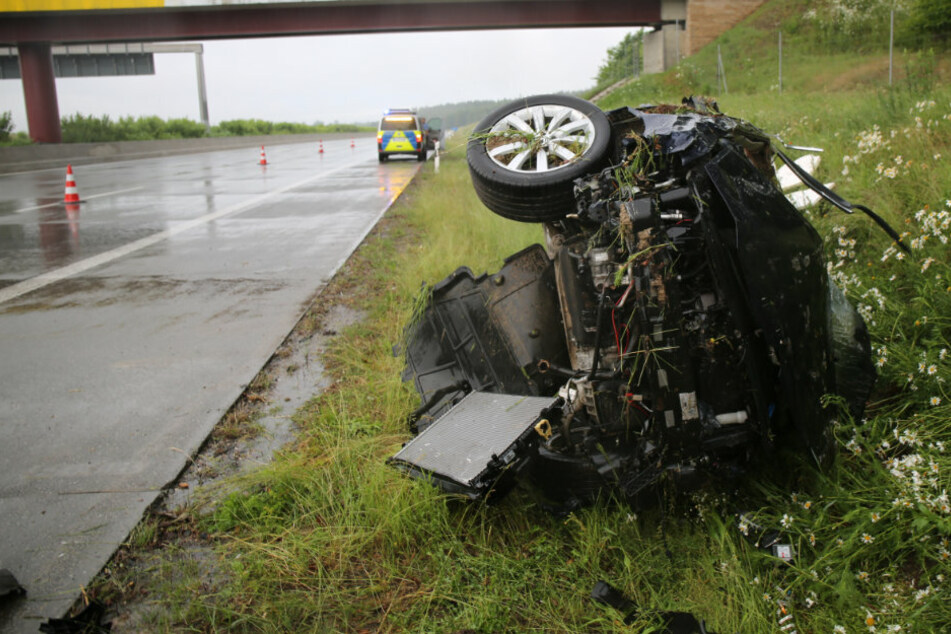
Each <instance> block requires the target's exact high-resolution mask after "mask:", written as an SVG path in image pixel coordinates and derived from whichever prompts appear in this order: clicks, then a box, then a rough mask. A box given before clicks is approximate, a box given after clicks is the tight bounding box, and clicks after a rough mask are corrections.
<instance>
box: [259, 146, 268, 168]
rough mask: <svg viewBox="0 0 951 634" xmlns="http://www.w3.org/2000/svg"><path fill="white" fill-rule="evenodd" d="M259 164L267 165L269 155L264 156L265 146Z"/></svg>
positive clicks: (262, 148)
mask: <svg viewBox="0 0 951 634" xmlns="http://www.w3.org/2000/svg"><path fill="white" fill-rule="evenodd" d="M258 165H267V157H266V156H264V146H263V145H262V146H261V160H260V161H258Z"/></svg>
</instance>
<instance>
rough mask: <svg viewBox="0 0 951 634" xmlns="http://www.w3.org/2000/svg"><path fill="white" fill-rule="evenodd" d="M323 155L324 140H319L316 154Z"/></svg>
mask: <svg viewBox="0 0 951 634" xmlns="http://www.w3.org/2000/svg"><path fill="white" fill-rule="evenodd" d="M323 153H324V140H323V139H321V140H320V150H319V151H318V154H323Z"/></svg>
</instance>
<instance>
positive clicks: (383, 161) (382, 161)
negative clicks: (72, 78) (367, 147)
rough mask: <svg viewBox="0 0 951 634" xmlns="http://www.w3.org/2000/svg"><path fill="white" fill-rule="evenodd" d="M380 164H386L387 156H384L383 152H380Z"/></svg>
mask: <svg viewBox="0 0 951 634" xmlns="http://www.w3.org/2000/svg"><path fill="white" fill-rule="evenodd" d="M380 162H381V163H386V154H384V153H383V152H380Z"/></svg>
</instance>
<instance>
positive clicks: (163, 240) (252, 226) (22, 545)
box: [0, 138, 419, 632]
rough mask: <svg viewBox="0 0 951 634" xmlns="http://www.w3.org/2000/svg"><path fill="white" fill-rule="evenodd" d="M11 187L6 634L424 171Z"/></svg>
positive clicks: (294, 165) (247, 157)
mask: <svg viewBox="0 0 951 634" xmlns="http://www.w3.org/2000/svg"><path fill="white" fill-rule="evenodd" d="M356 143H357V147H356V148H355V149H351V147H350V141H349V140H339V141H333V142H328V143H325V144H324V148H325V153H324V154H323V155H320V154H319V153H318V152H317V148H316V147H314V146H313V145H312V144H307V145H284V146H275V147H274V148H272V149H267V159H268V162H269V165H267V166H266V167H262V166H260V165H258V164H257V163H258V160H259V155H260V148H256V149H255V148H252V149H242V150H228V151H219V152H211V153H206V154H192V155H188V156H181V157H169V158H162V159H147V160H137V161H127V162H121V163H109V164H100V165H88V166H83V167H82V168H77V169H75V170H74V172H75V176H76V181H77V186H78V188H79V193H80V196H81V197H82V198H83V199H85V200H86V202H84V203H83V204H81V205H79V206H78V208H76V207H72V208H67V207H66V206H64V205H63V204H62V203H61V202H60V201H62V199H63V191H64V181H65V161H64V166H63V169H61V170H45V171H38V172H29V173H22V174H12V175H7V176H0V346H2V354H3V356H2V361H0V465H2V477H0V568H7V569H9V570H10V571H12V572H13V574H14V575H16V577H17V578H18V580H19V581H20V583H21V584H22V585H23V586H25V587H26V589H27V591H28V595H27V599H26V600H20V601H19V602H17V603H16V605H15V607H14V609H11V608H10V607H9V605H0V630H3V631H31V632H35V631H37V629H38V627H39V623H40V622H42V620H45V619H46V618H49V617H51V616H60V615H62V613H63V612H64V611H65V610H66V609H67V608H68V607H69V605H70V604H71V603H72V601H73V600H74V599H75V598H76V597H77V596H78V595H79V592H80V587H81V586H82V585H85V584H87V583H88V582H89V581H90V580H91V579H92V577H93V576H94V575H95V574H96V573H97V572H98V571H99V569H100V568H101V566H102V565H103V564H104V563H106V561H107V560H108V558H109V557H110V555H111V554H112V552H113V551H114V550H115V547H116V546H117V545H118V544H119V543H120V542H121V541H122V540H124V539H125V538H126V536H127V535H128V533H129V531H130V530H131V529H132V528H133V527H134V526H135V525H136V523H137V522H138V521H139V519H140V518H141V516H142V513H143V511H144V510H145V509H146V508H147V507H148V506H149V504H150V503H151V502H152V501H153V500H154V499H155V497H156V495H157V493H158V492H159V490H160V489H161V488H162V487H163V486H165V485H166V484H168V483H169V482H170V481H172V480H173V479H174V478H175V477H176V475H177V474H178V473H179V472H180V471H181V470H182V468H183V467H184V466H185V463H186V460H187V456H188V455H190V454H192V453H193V452H194V451H195V450H197V448H198V447H199V446H200V444H201V443H202V442H203V440H204V439H205V438H206V437H207V435H208V434H209V432H210V431H211V429H212V427H213V426H214V425H215V423H216V422H217V421H218V420H219V419H220V417H221V416H222V415H223V414H224V413H225V412H226V411H227V410H228V408H229V407H230V405H231V404H232V403H233V402H234V401H235V399H236V398H238V396H240V394H241V392H242V390H243V388H244V386H245V385H246V384H247V383H248V382H250V381H251V379H252V378H253V377H254V375H255V374H256V373H257V371H258V370H259V369H260V368H261V367H262V366H263V365H264V363H265V362H266V361H267V359H268V358H269V357H270V355H271V354H272V353H273V351H274V350H275V349H276V348H277V346H278V345H279V344H280V342H281V341H282V340H283V338H284V337H285V336H286V334H287V333H288V332H289V331H290V330H291V328H292V327H293V325H294V324H295V323H296V321H297V320H298V318H299V317H300V315H301V314H302V312H303V311H304V310H305V308H306V307H307V305H308V302H309V299H310V298H311V297H312V296H313V295H314V293H315V291H317V290H318V289H319V288H320V287H321V286H322V285H323V284H324V283H325V282H326V281H327V280H328V279H329V278H330V277H331V276H332V274H333V273H334V272H335V271H336V269H337V268H338V267H339V266H340V264H342V262H343V261H344V260H345V259H346V258H347V256H348V255H349V254H350V253H351V252H352V250H353V248H355V246H356V245H357V244H358V243H359V242H360V241H361V240H362V239H363V237H364V236H365V234H366V233H367V232H368V231H369V230H370V228H371V227H372V226H373V225H374V224H375V223H376V221H377V219H378V218H379V216H380V215H381V214H382V212H383V211H385V209H386V208H387V207H388V206H389V204H390V203H391V202H392V201H393V200H394V199H395V197H396V196H398V195H399V193H400V192H401V191H402V189H403V188H404V187H405V186H406V185H407V184H408V182H409V180H410V179H411V178H412V177H413V175H414V174H415V173H416V172H417V169H418V167H419V164H418V163H417V162H416V161H415V160H407V161H396V160H392V161H390V162H389V163H387V164H386V165H379V164H378V162H377V160H376V152H375V147H374V140H373V139H372V138H361V139H358V140H357V141H356Z"/></svg>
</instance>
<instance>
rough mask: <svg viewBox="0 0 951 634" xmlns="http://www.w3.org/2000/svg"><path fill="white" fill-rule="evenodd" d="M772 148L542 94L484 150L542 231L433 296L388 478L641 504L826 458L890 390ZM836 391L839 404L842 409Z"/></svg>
mask: <svg viewBox="0 0 951 634" xmlns="http://www.w3.org/2000/svg"><path fill="white" fill-rule="evenodd" d="M773 156H774V150H773V145H772V143H771V140H770V138H769V137H768V136H767V135H766V134H764V133H763V132H762V131H760V130H758V129H757V128H755V127H754V126H752V125H751V124H749V123H746V122H744V121H741V120H738V119H734V118H731V117H727V116H724V115H722V114H720V113H719V111H718V110H717V109H716V106H715V104H713V103H712V102H708V101H703V100H698V99H685V100H684V103H683V104H682V105H680V106H660V107H652V106H644V107H640V108H629V107H626V108H619V109H616V110H612V111H610V112H606V113H604V112H601V111H600V110H598V109H597V108H596V107H595V106H593V105H592V104H589V103H588V102H584V101H582V100H580V99H575V98H571V97H564V96H557V95H542V96H538V97H532V98H528V99H526V100H523V101H520V102H515V103H513V104H509V105H507V106H504V107H502V108H500V109H499V110H497V111H496V112H494V113H493V114H491V115H489V116H488V117H487V118H486V120H485V121H483V122H482V123H481V124H480V125H479V126H478V128H477V129H476V133H475V134H474V135H473V136H472V138H471V140H470V142H469V146H468V159H469V166H470V172H471V174H472V178H473V184H474V186H475V188H476V192H477V194H479V196H480V198H481V199H482V201H483V202H484V203H485V204H486V205H487V206H488V207H489V208H490V209H491V210H492V211H494V212H496V213H499V214H500V215H503V216H506V217H509V218H513V219H515V220H520V221H525V222H542V223H544V228H545V235H546V244H545V245H544V246H541V245H533V246H531V247H529V248H527V249H525V250H523V251H521V252H519V253H516V254H514V255H512V256H510V257H509V258H508V259H507V260H506V261H505V264H504V266H503V268H502V269H501V270H500V271H499V272H497V273H495V274H491V275H489V274H485V275H481V276H475V275H473V273H472V272H471V271H470V270H468V269H467V268H465V267H462V268H460V269H458V270H456V271H455V272H454V273H453V274H452V275H450V276H449V277H448V278H447V279H445V280H443V281H441V282H439V283H438V284H436V285H435V286H432V287H430V288H428V289H427V290H426V293H427V296H426V298H425V300H426V301H425V302H423V308H422V310H421V311H420V312H419V314H418V315H417V316H416V319H414V321H413V323H412V324H411V325H410V326H409V328H408V330H407V333H406V341H405V344H404V346H403V349H404V352H405V356H406V363H407V365H406V370H405V372H404V375H403V378H404V380H407V381H413V383H414V385H415V387H416V389H417V391H418V392H419V394H420V397H421V400H422V404H421V406H420V408H419V409H418V410H417V411H416V412H414V413H413V415H412V416H411V419H410V426H411V429H412V431H413V432H414V433H416V434H417V436H416V437H415V438H414V439H413V440H411V441H410V442H408V443H407V444H406V445H404V447H403V449H402V450H401V451H400V452H399V453H397V454H396V455H395V456H393V457H392V458H391V459H390V460H389V462H390V463H391V464H392V465H394V466H396V467H397V468H399V469H401V470H403V471H405V472H406V473H408V474H410V475H412V476H414V477H420V478H424V479H427V480H430V481H432V482H433V483H434V484H437V485H438V486H440V487H442V488H443V489H445V490H446V491H448V492H452V493H460V494H463V495H465V496H467V497H470V498H473V499H481V498H485V497H488V496H490V495H492V496H497V495H500V494H501V493H504V492H505V491H506V490H507V489H508V488H510V487H511V485H513V484H514V483H515V482H517V481H523V482H526V483H529V484H531V485H532V486H533V487H534V488H535V489H536V490H538V491H540V492H541V493H542V494H543V496H544V497H545V499H547V500H548V501H550V502H551V503H552V504H553V505H555V506H557V507H560V508H563V509H564V508H567V509H571V508H576V507H578V506H580V505H583V504H587V503H590V502H592V501H594V500H595V499H597V498H599V497H602V496H605V495H610V496H615V497H620V498H622V499H625V500H627V501H628V502H629V503H631V504H633V505H635V506H641V505H643V504H645V503H646V501H647V500H649V499H652V498H653V497H654V496H652V495H650V494H651V493H652V490H653V489H654V488H655V487H656V486H657V484H658V483H659V482H661V481H662V480H670V481H673V482H676V483H677V485H678V486H680V487H687V488H689V487H692V486H694V485H695V484H698V483H700V482H703V481H704V480H706V479H709V478H735V477H738V476H742V475H743V474H744V473H746V472H747V470H748V469H749V467H750V465H751V464H753V463H756V462H758V461H769V460H770V459H771V457H772V456H774V455H775V454H776V453H777V451H778V450H779V449H785V448H791V449H794V450H796V451H799V452H802V453H803V454H805V455H808V456H811V457H813V458H814V459H815V460H816V461H817V462H819V463H822V462H824V461H826V460H827V459H828V458H829V457H830V456H831V453H832V451H833V448H834V446H833V442H832V436H831V429H830V423H831V421H832V419H833V418H834V417H835V416H836V415H838V414H839V410H838V409H837V407H842V406H843V404H844V407H847V408H848V409H849V410H850V413H851V414H852V415H854V416H859V415H860V414H861V412H862V410H863V407H864V404H865V401H866V399H867V397H868V395H869V392H870V390H871V388H872V386H873V384H874V381H875V371H874V367H873V365H872V363H871V359H870V350H869V337H868V333H867V330H866V327H865V324H864V322H863V321H862V318H861V317H860V316H859V315H858V313H857V312H856V311H855V310H854V308H853V307H852V306H851V305H850V304H849V302H848V301H847V300H846V298H845V297H844V295H843V294H842V293H841V291H840V290H839V289H838V288H836V286H835V285H834V284H833V283H832V281H831V280H830V279H829V277H828V274H827V271H826V261H825V257H824V254H823V241H822V238H821V236H820V235H819V234H818V233H817V232H816V230H815V229H814V228H813V227H812V225H811V224H810V223H809V222H808V221H807V219H806V218H805V217H804V216H803V215H802V214H801V213H800V212H799V211H797V210H796V209H795V208H794V207H793V206H792V204H791V203H790V202H789V201H787V199H786V198H785V197H784V195H783V194H782V191H781V190H780V188H779V187H778V185H777V183H776V181H775V175H774V171H773V165H772V160H773ZM827 395H834V396H837V397H839V398H838V399H833V400H835V401H836V405H830V404H829V399H828V398H827Z"/></svg>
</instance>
